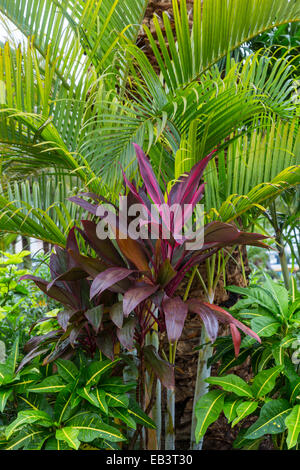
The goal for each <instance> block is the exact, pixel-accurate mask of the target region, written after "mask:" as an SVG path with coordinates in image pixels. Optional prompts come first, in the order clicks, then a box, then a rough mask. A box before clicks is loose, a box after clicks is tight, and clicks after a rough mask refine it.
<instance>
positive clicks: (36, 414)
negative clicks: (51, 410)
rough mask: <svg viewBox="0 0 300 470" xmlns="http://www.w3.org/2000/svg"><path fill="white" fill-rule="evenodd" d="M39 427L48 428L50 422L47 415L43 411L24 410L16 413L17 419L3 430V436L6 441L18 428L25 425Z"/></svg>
mask: <svg viewBox="0 0 300 470" xmlns="http://www.w3.org/2000/svg"><path fill="white" fill-rule="evenodd" d="M36 422H38V424H39V425H40V426H46V427H47V426H50V425H51V423H52V420H51V418H50V416H49V415H48V413H45V412H44V411H40V410H25V411H20V412H19V413H18V416H17V418H16V419H15V420H14V421H13V422H12V423H10V424H9V425H8V426H7V428H6V429H5V435H6V437H7V439H9V438H10V436H11V435H12V434H14V433H15V432H16V431H17V430H18V428H19V427H20V426H24V425H25V424H32V423H36Z"/></svg>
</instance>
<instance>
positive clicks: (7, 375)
mask: <svg viewBox="0 0 300 470" xmlns="http://www.w3.org/2000/svg"><path fill="white" fill-rule="evenodd" d="M14 378H15V377H14V374H13V373H12V371H11V367H10V366H8V365H7V364H0V385H5V384H8V383H10V382H12V381H13V380H14Z"/></svg>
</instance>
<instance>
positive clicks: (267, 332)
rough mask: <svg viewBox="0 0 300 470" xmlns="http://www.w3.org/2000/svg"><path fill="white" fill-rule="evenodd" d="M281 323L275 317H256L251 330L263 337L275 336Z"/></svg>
mask: <svg viewBox="0 0 300 470" xmlns="http://www.w3.org/2000/svg"><path fill="white" fill-rule="evenodd" d="M279 327H280V323H279V322H278V321H276V319H274V317H267V316H263V317H256V318H253V319H252V320H251V329H252V330H253V331H255V333H257V334H258V336H261V337H265V338H267V337H269V336H273V335H274V334H275V333H277V331H278V328H279Z"/></svg>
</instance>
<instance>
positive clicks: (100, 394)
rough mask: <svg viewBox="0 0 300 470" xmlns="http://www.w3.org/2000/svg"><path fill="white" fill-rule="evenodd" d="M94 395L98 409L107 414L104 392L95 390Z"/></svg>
mask: <svg viewBox="0 0 300 470" xmlns="http://www.w3.org/2000/svg"><path fill="white" fill-rule="evenodd" d="M95 395H96V397H97V400H98V404H99V408H100V409H101V411H103V413H105V414H107V413H108V405H107V403H106V392H105V391H104V390H102V389H99V388H96V390H95Z"/></svg>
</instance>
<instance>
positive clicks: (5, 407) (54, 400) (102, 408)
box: [0, 341, 155, 450]
mask: <svg viewBox="0 0 300 470" xmlns="http://www.w3.org/2000/svg"><path fill="white" fill-rule="evenodd" d="M96 359H98V360H96ZM17 361H18V341H16V342H15V343H14V346H13V348H12V351H11V352H10V354H9V356H8V358H7V360H6V362H5V363H4V364H0V412H1V414H0V416H1V427H0V448H2V449H5V450H19V449H24V450H70V449H73V450H77V449H79V448H81V449H84V448H85V449H86V448H87V449H95V450H97V449H116V450H118V449H120V448H121V447H122V445H124V444H126V441H127V429H129V430H130V429H131V430H133V432H134V430H135V429H136V426H137V423H142V424H143V426H145V427H150V428H153V429H154V428H155V424H154V423H153V421H152V420H151V419H150V418H149V417H148V416H147V415H146V414H145V413H144V412H143V411H142V410H141V409H140V408H139V406H138V405H137V403H136V401H135V398H134V391H135V389H136V382H127V383H126V382H124V380H123V377H122V369H123V367H124V365H125V363H124V362H123V363H122V360H121V358H118V359H116V360H115V361H111V360H110V359H107V358H104V357H103V356H102V354H101V353H100V354H98V358H94V360H91V359H90V358H88V357H86V355H84V354H83V353H79V354H77V355H76V357H75V358H73V360H72V361H70V360H67V359H57V360H56V361H55V362H54V363H52V364H51V365H47V366H42V364H41V361H40V360H39V359H38V358H36V359H35V360H34V361H32V363H31V364H30V365H27V366H26V367H23V368H22V369H21V370H20V368H19V367H17Z"/></svg>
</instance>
